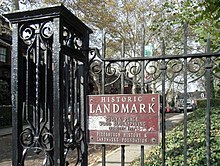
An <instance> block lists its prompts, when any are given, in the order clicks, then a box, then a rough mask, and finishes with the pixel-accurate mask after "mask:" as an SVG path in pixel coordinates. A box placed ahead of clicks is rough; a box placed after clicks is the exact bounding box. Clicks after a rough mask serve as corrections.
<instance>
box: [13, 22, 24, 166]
mask: <svg viewBox="0 0 220 166" xmlns="http://www.w3.org/2000/svg"><path fill="white" fill-rule="evenodd" d="M12 27H13V31H12V37H13V47H12V59H11V69H12V76H11V100H12V133H13V134H12V149H13V151H12V165H13V166H18V165H19V162H20V161H21V158H22V150H23V148H22V146H21V144H20V141H19V139H18V138H19V137H20V133H21V130H22V117H21V116H22V112H21V111H22V98H23V96H22V94H23V93H22V92H23V89H22V88H23V86H22V82H23V78H22V73H23V72H22V69H23V63H22V56H21V55H20V53H21V52H20V50H21V48H19V47H21V42H19V34H18V31H19V27H18V24H12Z"/></svg>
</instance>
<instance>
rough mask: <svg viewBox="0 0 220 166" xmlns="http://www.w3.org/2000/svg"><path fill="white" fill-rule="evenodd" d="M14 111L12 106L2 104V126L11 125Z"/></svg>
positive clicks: (0, 118)
mask: <svg viewBox="0 0 220 166" xmlns="http://www.w3.org/2000/svg"><path fill="white" fill-rule="evenodd" d="M11 124H12V113H11V106H4V105H3V106H0V128H2V127H6V126H11Z"/></svg>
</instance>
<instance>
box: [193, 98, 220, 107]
mask: <svg viewBox="0 0 220 166" xmlns="http://www.w3.org/2000/svg"><path fill="white" fill-rule="evenodd" d="M197 107H198V108H206V107H207V100H206V99H204V100H197ZM211 107H220V98H215V99H211Z"/></svg>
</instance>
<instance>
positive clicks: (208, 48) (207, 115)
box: [206, 35, 213, 166]
mask: <svg viewBox="0 0 220 166" xmlns="http://www.w3.org/2000/svg"><path fill="white" fill-rule="evenodd" d="M207 52H208V53H210V35H208V40H207ZM211 69H212V65H211V58H207V66H206V82H207V108H206V151H207V153H206V159H207V161H206V163H207V166H210V165H211V160H210V157H211V150H210V135H211V133H210V129H211V124H210V123H211V119H210V111H211V93H213V92H211V91H212V89H211V81H212V78H211Z"/></svg>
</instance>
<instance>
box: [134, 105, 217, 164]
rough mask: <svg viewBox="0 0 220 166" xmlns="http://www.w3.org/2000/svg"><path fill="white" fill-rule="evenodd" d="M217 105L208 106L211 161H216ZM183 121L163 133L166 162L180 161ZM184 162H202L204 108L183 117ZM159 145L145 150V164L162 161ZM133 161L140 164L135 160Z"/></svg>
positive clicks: (182, 153)
mask: <svg viewBox="0 0 220 166" xmlns="http://www.w3.org/2000/svg"><path fill="white" fill-rule="evenodd" d="M219 114H220V109H216V108H213V109H212V110H211V154H212V155H211V165H212V166H218V165H220V125H219V124H220V119H219ZM183 131H184V125H183V124H182V123H180V124H179V125H178V126H176V127H175V128H174V129H173V130H171V131H169V132H168V133H167V135H166V156H165V159H166V165H172V166H175V165H176V166H181V165H184V132H183ZM187 150H188V151H187V165H190V166H191V165H193V166H201V165H206V110H205V109H197V110H196V111H194V112H193V114H190V115H189V116H188V121H187ZM161 153H162V151H161V145H160V146H158V147H154V148H152V149H151V150H150V152H148V153H147V154H146V159H145V165H146V166H159V165H162V154H161ZM133 165H140V163H139V162H138V161H136V162H135V163H134V164H133Z"/></svg>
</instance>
